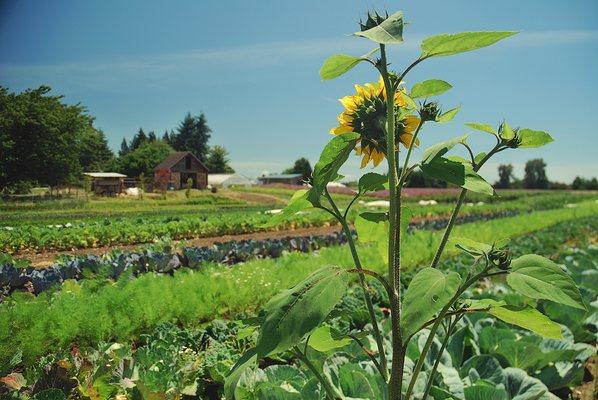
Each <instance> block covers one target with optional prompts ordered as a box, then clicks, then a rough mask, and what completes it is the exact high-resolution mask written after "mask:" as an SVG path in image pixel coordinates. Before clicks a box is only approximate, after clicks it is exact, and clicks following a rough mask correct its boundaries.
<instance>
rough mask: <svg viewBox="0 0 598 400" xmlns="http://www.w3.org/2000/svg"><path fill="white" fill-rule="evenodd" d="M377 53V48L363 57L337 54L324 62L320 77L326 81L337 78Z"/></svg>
mask: <svg viewBox="0 0 598 400" xmlns="http://www.w3.org/2000/svg"><path fill="white" fill-rule="evenodd" d="M376 51H378V49H377V48H376V49H374V50H372V51H370V52H369V53H368V54H366V55H364V56H361V57H354V56H350V55H347V54H335V55H333V56H330V57H328V58H327V59H326V61H324V64H323V65H322V68H320V76H321V77H322V79H323V80H325V81H326V80H330V79H334V78H337V77H339V76H341V75H343V74H344V73H346V72H348V71H350V70H351V69H353V68H354V67H355V66H356V65H357V64H359V63H360V62H362V61H365V60H366V59H367V58H368V57H369V56H370V55H372V54H373V53H374V52H376Z"/></svg>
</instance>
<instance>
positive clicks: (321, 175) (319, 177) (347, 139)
mask: <svg viewBox="0 0 598 400" xmlns="http://www.w3.org/2000/svg"><path fill="white" fill-rule="evenodd" d="M358 138H359V134H357V133H354V132H347V133H343V134H340V135H337V136H335V137H334V138H332V139H331V140H330V142H328V144H327V145H326V147H324V150H322V154H320V159H319V160H318V162H317V163H316V165H315V167H314V172H313V174H312V185H313V189H314V190H315V193H314V194H317V195H319V194H321V193H322V192H323V191H324V189H325V188H326V185H327V184H328V183H329V182H331V181H333V180H334V179H335V178H336V177H337V176H338V170H339V169H340V167H342V165H343V164H344V163H345V161H347V158H349V155H350V154H351V151H353V149H354V148H355V144H357V139H358Z"/></svg>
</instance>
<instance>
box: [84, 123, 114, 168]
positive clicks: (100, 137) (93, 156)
mask: <svg viewBox="0 0 598 400" xmlns="http://www.w3.org/2000/svg"><path fill="white" fill-rule="evenodd" d="M112 158H114V154H113V153H112V150H110V147H108V141H107V140H106V136H105V135H104V132H102V131H101V130H99V129H95V128H94V127H92V126H89V128H88V129H87V130H86V131H85V132H84V134H83V136H82V138H81V142H80V150H79V161H80V163H81V167H82V168H83V171H104V170H105V168H106V166H107V165H108V164H109V162H110V160H112Z"/></svg>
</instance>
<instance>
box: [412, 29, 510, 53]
mask: <svg viewBox="0 0 598 400" xmlns="http://www.w3.org/2000/svg"><path fill="white" fill-rule="evenodd" d="M516 33H517V32H461V33H445V34H441V35H436V36H431V37H429V38H426V39H424V41H423V42H422V44H421V50H422V53H421V57H441V56H450V55H453V54H458V53H463V52H466V51H472V50H477V49H480V48H482V47H486V46H490V45H491V44H494V43H496V42H498V41H499V40H502V39H505V38H508V37H509V36H513V35H515V34H516Z"/></svg>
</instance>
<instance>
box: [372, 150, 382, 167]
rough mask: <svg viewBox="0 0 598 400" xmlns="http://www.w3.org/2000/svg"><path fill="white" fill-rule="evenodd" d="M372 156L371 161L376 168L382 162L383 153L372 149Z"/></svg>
mask: <svg viewBox="0 0 598 400" xmlns="http://www.w3.org/2000/svg"><path fill="white" fill-rule="evenodd" d="M373 152H374V154H373V157H372V158H373V160H374V167H377V166H378V165H380V163H381V162H382V160H384V153H383V152H381V151H378V150H376V149H374V151H373Z"/></svg>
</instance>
